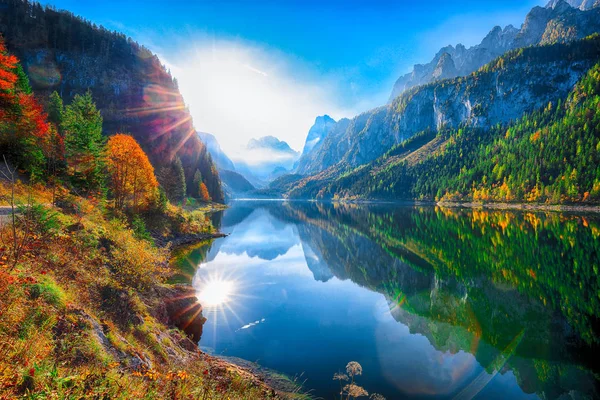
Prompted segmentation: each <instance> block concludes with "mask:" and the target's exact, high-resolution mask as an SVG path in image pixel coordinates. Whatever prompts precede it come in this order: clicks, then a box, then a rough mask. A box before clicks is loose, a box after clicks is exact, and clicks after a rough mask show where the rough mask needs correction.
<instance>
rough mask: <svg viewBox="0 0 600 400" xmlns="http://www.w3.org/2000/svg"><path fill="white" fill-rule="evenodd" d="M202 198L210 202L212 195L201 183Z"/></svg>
mask: <svg viewBox="0 0 600 400" xmlns="http://www.w3.org/2000/svg"><path fill="white" fill-rule="evenodd" d="M200 198H201V199H202V200H204V201H210V194H209V193H208V189H207V188H206V184H205V183H204V182H202V183H200Z"/></svg>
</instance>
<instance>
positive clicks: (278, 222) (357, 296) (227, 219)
mask: <svg viewBox="0 0 600 400" xmlns="http://www.w3.org/2000/svg"><path fill="white" fill-rule="evenodd" d="M213 218H214V220H215V221H216V222H217V223H219V224H220V226H221V228H220V229H221V230H222V231H223V232H226V233H230V236H228V237H226V238H223V239H218V240H215V241H214V242H213V243H212V244H209V245H206V246H201V247H199V248H197V249H195V250H193V251H191V252H189V253H188V254H185V255H184V256H182V257H181V258H180V261H179V262H180V263H181V264H182V265H187V266H188V268H189V266H190V265H191V266H193V268H194V269H195V268H196V267H198V266H199V267H198V268H197V270H195V274H194V277H193V285H194V286H195V288H196V290H197V292H198V293H201V292H202V290H204V289H203V287H204V285H205V283H206V282H207V281H208V282H210V279H214V277H218V278H217V279H221V280H226V281H227V282H232V285H233V286H232V287H233V288H234V289H232V290H231V292H230V293H227V297H228V299H227V301H226V302H224V303H223V304H220V305H216V306H214V307H206V306H205V307H204V316H205V317H206V318H207V322H206V324H205V326H204V330H203V334H202V335H203V336H202V338H201V340H200V346H201V348H202V349H203V350H205V351H209V352H212V353H214V354H218V355H224V356H235V357H239V358H243V359H246V360H249V361H256V362H258V363H259V364H260V365H262V366H264V367H267V368H270V369H273V370H276V371H280V372H283V373H285V374H287V375H288V376H292V377H299V381H304V382H305V389H307V390H311V391H312V392H311V393H312V394H313V395H314V396H316V397H322V398H325V399H332V398H336V396H339V386H337V382H334V381H333V380H332V376H333V374H334V373H335V372H338V371H340V370H343V369H344V367H345V365H346V363H347V362H349V361H351V360H354V361H358V362H359V363H361V364H362V366H363V371H364V372H363V375H362V376H361V377H359V380H358V382H359V384H361V385H362V386H364V387H365V389H367V390H368V391H369V392H376V393H381V394H383V395H385V396H386V397H387V398H388V399H400V398H432V397H435V398H455V397H456V398H473V397H475V398H486V399H487V398H498V399H501V398H536V397H540V398H547V399H555V398H560V397H561V396H571V397H572V396H575V397H577V396H582V398H594V397H597V396H598V391H597V386H598V380H597V378H595V377H597V376H598V374H599V373H600V368H599V361H598V360H597V358H596V357H595V355H596V354H600V353H598V350H599V347H600V346H599V343H600V330H599V323H598V321H599V319H598V316H600V297H599V294H600V280H599V278H598V267H599V265H600V240H598V236H600V218H599V217H598V216H594V215H585V216H581V215H573V214H561V213H531V212H512V211H511V212H509V211H479V210H457V209H453V210H451V209H444V208H438V207H398V206H391V205H370V206H366V205H351V206H350V205H345V206H343V205H334V204H323V203H311V202H268V201H261V202H242V201H238V202H233V203H232V204H231V207H230V208H229V209H227V210H226V211H224V212H223V213H222V214H219V215H215V216H214V217H213ZM211 277H212V278H211ZM218 292H219V290H217V294H216V295H215V296H216V297H219V294H218Z"/></svg>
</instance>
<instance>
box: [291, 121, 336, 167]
mask: <svg viewBox="0 0 600 400" xmlns="http://www.w3.org/2000/svg"><path fill="white" fill-rule="evenodd" d="M334 125H335V120H334V119H333V118H331V117H330V116H329V115H323V116H320V117H317V118H316V119H315V123H314V125H313V126H312V127H311V128H310V130H309V131H308V135H307V136H306V141H305V143H304V149H302V154H301V155H300V159H299V160H298V161H297V162H296V164H295V165H294V170H298V169H303V168H304V167H305V166H306V163H307V161H306V160H307V158H308V157H309V154H310V153H311V151H313V150H314V149H315V148H318V147H319V146H320V145H321V143H322V142H323V139H325V137H326V136H327V135H328V134H329V131H330V130H331V128H333V126H334Z"/></svg>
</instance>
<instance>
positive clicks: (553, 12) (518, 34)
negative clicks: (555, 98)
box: [388, 0, 600, 102]
mask: <svg viewBox="0 0 600 400" xmlns="http://www.w3.org/2000/svg"><path fill="white" fill-rule="evenodd" d="M570 1H571V3H573V4H577V5H578V6H581V7H584V6H585V7H584V8H581V9H580V8H575V7H573V6H572V5H571V4H569V3H567V2H565V1H564V0H556V1H551V2H550V3H549V4H548V5H547V6H546V7H534V8H533V9H532V10H531V11H530V12H529V13H528V14H527V16H526V18H525V22H524V23H523V25H522V27H521V29H517V28H515V27H514V26H512V25H508V26H506V27H505V28H501V27H500V26H495V27H494V28H493V29H492V30H491V31H490V32H489V33H488V34H487V35H486V36H485V37H484V38H483V40H482V41H481V43H480V44H478V45H475V46H472V47H470V48H466V47H465V46H464V45H462V44H458V45H456V46H452V45H449V46H446V47H443V48H442V49H440V50H439V51H438V52H437V53H436V55H435V56H434V58H433V60H432V61H430V62H429V63H426V64H416V65H415V66H414V67H413V70H412V71H411V72H409V73H407V74H405V75H402V76H401V77H399V78H398V80H397V81H396V83H395V84H394V88H393V89H392V93H391V95H390V97H389V100H388V102H392V101H393V99H395V98H396V97H397V96H399V95H400V94H402V92H404V91H406V90H408V89H411V88H413V87H416V86H419V85H423V84H427V83H430V82H434V81H436V80H438V79H443V78H453V77H456V76H464V75H468V74H470V73H472V72H474V71H476V70H477V69H479V68H480V67H482V66H483V65H485V64H487V63H488V62H490V61H492V60H493V59H494V58H496V57H498V56H500V55H502V54H504V53H505V52H507V51H509V50H513V49H516V48H521V47H527V46H531V45H536V44H550V43H553V42H556V41H568V40H573V39H581V38H583V37H586V36H588V35H590V34H592V33H594V32H597V31H598V30H600V8H598V5H600V0H595V1H596V4H595V5H593V6H591V5H589V2H587V3H586V1H585V0H584V1H583V3H580V1H581V0H570ZM584 3H585V4H584ZM586 4H587V5H586ZM565 23H566V24H565ZM565 25H566V26H565ZM568 27H572V28H573V29H571V30H569V29H568ZM573 35H574V36H573ZM443 57H446V58H447V57H450V58H451V60H452V61H453V66H450V64H449V63H448V60H446V63H445V64H446V65H448V67H447V68H443V66H440V65H439V64H440V60H441V59H442V58H443Z"/></svg>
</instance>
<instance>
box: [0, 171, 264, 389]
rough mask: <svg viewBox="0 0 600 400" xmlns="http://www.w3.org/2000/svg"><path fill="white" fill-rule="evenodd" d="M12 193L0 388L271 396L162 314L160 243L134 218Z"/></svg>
mask: <svg viewBox="0 0 600 400" xmlns="http://www.w3.org/2000/svg"><path fill="white" fill-rule="evenodd" d="M9 186H10V185H9V184H7V183H6V182H4V183H1V184H0V195H2V196H3V197H4V198H7V197H6V195H7V194H9V192H10V190H9V189H10V187H9ZM16 199H17V202H18V203H21V204H26V203H32V204H34V205H32V206H30V207H25V208H21V212H22V213H21V214H20V215H18V218H17V219H16V225H15V227H14V228H15V229H14V231H13V226H12V218H7V217H6V216H3V217H2V226H1V227H0V399H12V398H28V399H52V398H60V399H63V398H65V399H80V398H95V399H156V398H169V399H188V398H190V399H192V398H193V399H261V398H271V397H273V396H274V394H273V393H272V392H271V390H270V389H268V388H267V387H266V386H265V385H263V384H262V383H261V382H260V381H258V380H257V379H256V378H254V377H253V376H252V375H250V374H249V373H247V372H245V371H244V370H242V369H239V368H236V367H233V366H232V365H230V364H228V363H225V362H223V361H220V360H218V359H215V358H212V357H209V356H207V355H204V354H201V353H200V352H199V351H198V350H197V349H196V346H195V344H194V343H192V342H191V341H189V339H187V338H186V337H185V335H184V334H183V333H182V332H180V331H179V330H177V329H173V328H172V327H167V326H165V325H164V323H163V322H161V317H160V316H161V312H162V311H161V310H163V308H164V299H161V298H160V297H159V296H158V293H160V289H161V288H165V287H168V286H166V285H165V284H164V283H163V282H165V281H166V279H167V278H168V277H169V276H170V274H171V271H170V269H169V266H168V258H169V249H168V248H159V247H157V246H156V245H154V244H153V240H152V238H151V237H148V235H144V234H143V229H142V228H143V225H144V224H142V225H141V226H140V224H139V223H138V224H132V221H131V219H130V218H127V216H123V215H116V214H114V213H112V212H110V211H109V209H108V208H107V207H105V205H104V204H103V203H102V202H100V201H94V200H87V199H83V198H81V197H76V196H72V195H69V194H67V193H64V191H63V192H61V195H60V198H59V201H57V204H58V206H56V207H53V206H51V205H50V204H49V203H50V202H51V200H52V195H51V193H50V192H49V191H48V190H47V189H44V188H42V187H29V186H27V185H24V184H18V185H17V187H16ZM4 205H6V204H4ZM160 218H161V220H162V221H163V222H164V221H167V222H168V224H165V229H164V232H159V233H160V234H163V235H167V236H169V235H171V236H172V235H175V234H178V233H182V232H184V233H185V232H211V231H212V229H213V228H212V225H210V223H209V221H208V219H207V218H205V215H204V214H203V213H202V212H199V211H194V212H190V211H186V210H183V209H181V208H177V207H173V206H170V207H169V208H168V209H167V211H166V212H165V213H164V214H163V215H161V216H160ZM145 224H148V225H151V223H148V221H147V220H146V221H145ZM133 225H135V226H133ZM15 238H16V241H15ZM15 243H16V246H15ZM15 248H18V250H19V251H18V252H17V251H15ZM161 307H162V308H161Z"/></svg>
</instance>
